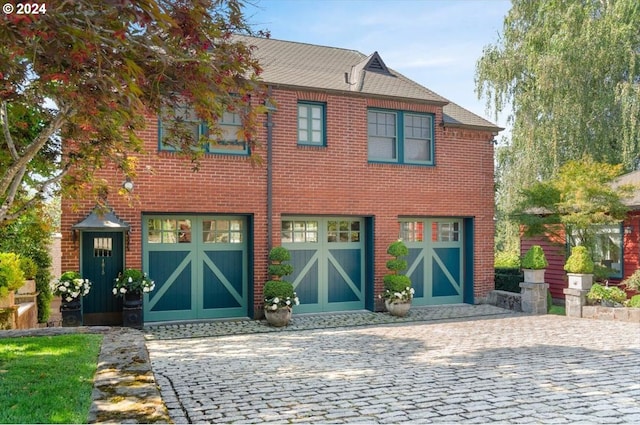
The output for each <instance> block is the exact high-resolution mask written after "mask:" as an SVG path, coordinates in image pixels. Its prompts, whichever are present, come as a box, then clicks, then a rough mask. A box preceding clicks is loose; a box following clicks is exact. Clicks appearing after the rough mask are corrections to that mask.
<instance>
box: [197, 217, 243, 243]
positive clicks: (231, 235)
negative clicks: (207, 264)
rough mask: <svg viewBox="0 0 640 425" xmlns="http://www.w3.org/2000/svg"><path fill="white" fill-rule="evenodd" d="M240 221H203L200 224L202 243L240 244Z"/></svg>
mask: <svg viewBox="0 0 640 425" xmlns="http://www.w3.org/2000/svg"><path fill="white" fill-rule="evenodd" d="M242 231H243V230H242V221H240V220H204V221H203V222H202V242H204V243H242Z"/></svg>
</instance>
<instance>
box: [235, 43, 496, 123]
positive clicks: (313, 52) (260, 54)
mask: <svg viewBox="0 0 640 425" xmlns="http://www.w3.org/2000/svg"><path fill="white" fill-rule="evenodd" d="M237 37H238V38H239V39H241V40H243V41H244V42H246V43H247V44H248V45H252V46H255V47H256V50H255V56H256V57H257V58H258V60H259V61H260V63H261V65H262V67H263V69H264V72H263V73H262V75H261V79H262V80H263V81H264V82H265V83H267V84H271V85H275V86H283V87H291V88H307V89H321V90H330V91H337V92H351V93H361V94H365V95H371V96H376V97H392V98H398V99H406V100H408V101H414V102H421V103H430V104H435V105H442V106H443V107H444V122H445V125H449V126H460V127H469V128H482V129H487V130H492V131H498V130H501V128H500V127H497V126H496V125H495V124H493V123H491V122H489V121H487V120H485V119H483V118H481V117H479V116H477V115H475V114H473V113H471V112H469V111H467V110H466V109H464V108H462V107H460V106H458V105H456V104H455V103H452V102H450V101H449V100H448V99H446V98H444V97H442V96H440V95H438V94H437V93H434V92H433V91H431V90H429V89H428V88H426V87H423V86H422V85H420V84H418V83H416V82H415V81H412V80H410V79H409V78H407V77H405V76H404V75H402V74H400V73H399V72H396V71H394V70H393V69H391V68H388V64H385V63H384V62H383V61H382V58H381V57H380V56H379V55H378V54H377V52H375V53H373V54H371V55H369V56H367V55H365V54H363V53H360V52H358V51H355V50H349V49H342V48H337V47H326V46H318V45H314V44H306V43H297V42H292V41H282V40H275V39H271V38H269V39H267V38H255V37H246V36H237ZM372 59H373V63H374V64H375V65H382V69H380V67H379V66H376V68H377V69H372V68H369V69H368V68H367V65H368V64H369V63H370V62H372ZM384 71H388V72H384Z"/></svg>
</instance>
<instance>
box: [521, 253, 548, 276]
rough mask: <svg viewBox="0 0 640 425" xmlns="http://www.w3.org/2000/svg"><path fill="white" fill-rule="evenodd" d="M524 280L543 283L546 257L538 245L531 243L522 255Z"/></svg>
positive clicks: (546, 264)
mask: <svg viewBox="0 0 640 425" xmlns="http://www.w3.org/2000/svg"><path fill="white" fill-rule="evenodd" d="M521 264H522V269H523V271H524V281H525V282H528V283H544V271H545V269H546V268H547V266H548V263H547V258H546V257H545V255H544V251H543V250H542V247H541V246H540V245H533V246H532V247H531V248H529V250H528V251H527V252H526V253H525V255H524V257H522V262H521Z"/></svg>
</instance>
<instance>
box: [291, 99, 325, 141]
mask: <svg viewBox="0 0 640 425" xmlns="http://www.w3.org/2000/svg"><path fill="white" fill-rule="evenodd" d="M298 144H299V145H312V146H325V144H326V142H325V109H324V104H321V103H307V102H300V103H298Z"/></svg>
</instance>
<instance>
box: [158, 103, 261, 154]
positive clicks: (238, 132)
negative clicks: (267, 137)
mask: <svg viewBox="0 0 640 425" xmlns="http://www.w3.org/2000/svg"><path fill="white" fill-rule="evenodd" d="M175 122H180V123H181V125H182V127H183V128H184V129H185V130H186V131H188V132H189V133H190V134H191V135H192V136H193V138H194V140H200V142H201V143H202V147H203V149H204V151H205V152H208V153H219V154H231V155H248V154H249V149H248V146H247V143H246V141H245V140H244V137H243V135H242V120H241V118H240V115H239V114H237V113H233V112H225V113H224V114H223V115H222V118H221V119H220V121H219V125H220V131H219V132H215V133H214V132H212V131H209V128H208V126H207V124H206V123H205V122H202V121H201V120H200V119H199V118H198V117H197V115H196V114H195V111H194V110H193V108H191V107H189V106H187V105H180V106H176V107H174V108H173V109H172V110H170V111H168V112H166V113H164V114H163V117H162V118H161V119H160V120H159V122H158V128H159V131H158V133H159V139H160V140H159V144H158V146H159V149H160V150H161V151H176V150H178V148H176V146H174V145H173V144H172V143H170V138H171V137H172V135H171V128H170V126H171V123H175Z"/></svg>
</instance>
